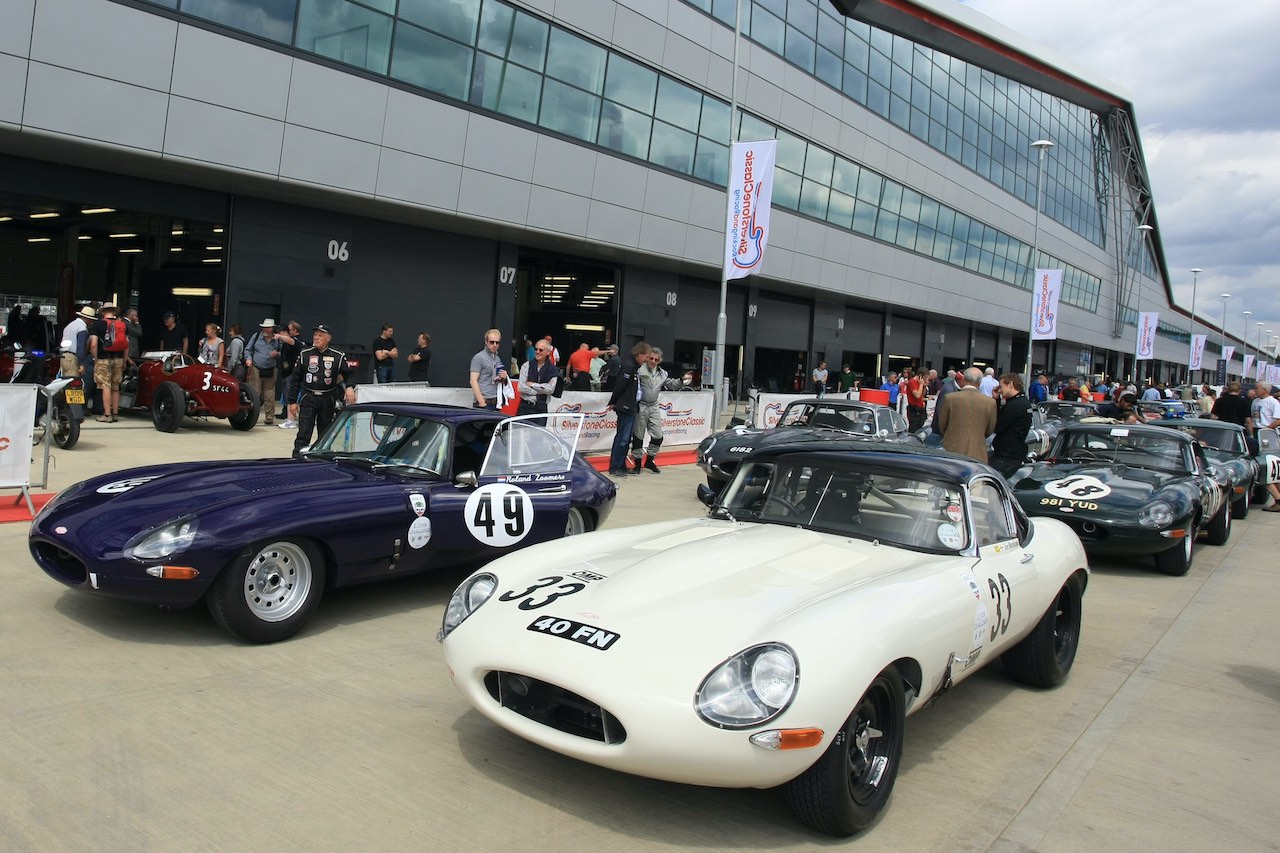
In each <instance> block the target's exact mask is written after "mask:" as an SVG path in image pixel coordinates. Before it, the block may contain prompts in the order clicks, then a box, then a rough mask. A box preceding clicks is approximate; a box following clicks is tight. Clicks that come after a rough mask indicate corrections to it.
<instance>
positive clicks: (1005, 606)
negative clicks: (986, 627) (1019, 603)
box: [987, 574, 1013, 640]
mask: <svg viewBox="0 0 1280 853" xmlns="http://www.w3.org/2000/svg"><path fill="white" fill-rule="evenodd" d="M996 578H999V579H1000V582H999V583H997V582H996ZM987 588H988V589H990V590H991V597H992V598H994V599H995V600H996V618H995V619H993V620H991V639H992V640H994V639H995V638H996V637H998V636H1000V635H1001V634H1003V633H1004V632H1005V631H1008V630H1009V620H1010V619H1011V618H1012V617H1013V590H1012V589H1010V588H1009V580H1008V578H1006V577H1005V576H1004V575H1003V574H998V575H996V577H995V578H987Z"/></svg>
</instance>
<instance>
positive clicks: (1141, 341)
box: [1133, 311, 1160, 361]
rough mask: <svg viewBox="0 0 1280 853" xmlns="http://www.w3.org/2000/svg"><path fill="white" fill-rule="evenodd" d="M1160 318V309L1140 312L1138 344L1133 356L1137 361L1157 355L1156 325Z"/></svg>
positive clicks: (1146, 359)
mask: <svg viewBox="0 0 1280 853" xmlns="http://www.w3.org/2000/svg"><path fill="white" fill-rule="evenodd" d="M1159 319H1160V312H1158V311H1141V312H1139V313H1138V345H1137V347H1136V349H1135V351H1134V356H1133V357H1134V360H1135V361H1148V360H1150V359H1153V358H1155V357H1156V326H1157V324H1158V323H1159Z"/></svg>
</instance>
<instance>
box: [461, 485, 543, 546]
mask: <svg viewBox="0 0 1280 853" xmlns="http://www.w3.org/2000/svg"><path fill="white" fill-rule="evenodd" d="M462 513H463V520H464V521H465V522H466V524H467V530H469V531H471V535H472V536H474V537H475V538H476V539H478V540H479V541H481V542H483V543H484V544H486V545H492V546H493V547H495V548H506V547H507V546H509V545H514V544H516V543H517V542H519V541H520V540H521V539H523V538H524V537H525V536H526V535H528V533H529V528H531V527H533V501H531V500H530V499H529V496H528V495H527V494H526V493H525V491H524V490H523V489H521V488H519V487H518V486H513V485H511V484H509V483H491V484H489V485H487V486H481V487H480V488H478V489H476V490H475V491H474V492H472V493H471V496H470V497H468V498H467V505H466V507H465V508H464V509H463V511H462Z"/></svg>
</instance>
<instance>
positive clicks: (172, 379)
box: [120, 351, 262, 432]
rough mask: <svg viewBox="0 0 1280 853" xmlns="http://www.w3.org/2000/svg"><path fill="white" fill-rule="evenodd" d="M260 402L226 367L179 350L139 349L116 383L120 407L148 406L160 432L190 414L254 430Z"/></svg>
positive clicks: (174, 426)
mask: <svg viewBox="0 0 1280 853" xmlns="http://www.w3.org/2000/svg"><path fill="white" fill-rule="evenodd" d="M261 402H262V401H261V400H259V399H258V393H257V392H256V391H255V390H254V389H252V388H250V387H249V386H248V385H244V384H241V383H240V382H238V381H236V378H235V377H234V376H232V375H231V374H230V373H228V372H227V371H225V370H223V369H222V368H220V367H210V366H209V365H207V364H198V363H197V362H196V361H195V360H194V359H192V358H191V356H189V355H187V354H186V353H180V352H163V351H162V352H145V353H143V354H142V357H141V358H139V359H138V364H137V367H136V368H131V369H130V370H129V372H128V374H127V375H126V376H125V380H124V382H123V383H122V384H121V386H120V410H121V411H125V410H127V409H149V410H150V411H151V422H152V423H154V424H155V426H156V429H158V430H160V431H161V432H174V431H176V430H177V429H178V427H179V426H181V425H182V419H183V418H184V417H186V416H188V415H190V416H192V417H211V418H226V419H227V420H228V421H230V423H231V426H232V427H234V428H235V429H238V430H248V429H252V428H253V425H254V424H256V423H257V422H258V408H259V406H260V405H261Z"/></svg>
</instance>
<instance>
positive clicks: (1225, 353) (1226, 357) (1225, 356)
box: [1222, 347, 1236, 373]
mask: <svg viewBox="0 0 1280 853" xmlns="http://www.w3.org/2000/svg"><path fill="white" fill-rule="evenodd" d="M1235 354H1236V348H1235V347H1223V348H1222V361H1223V363H1224V364H1226V366H1227V373H1230V372H1231V356H1233V355H1235Z"/></svg>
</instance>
